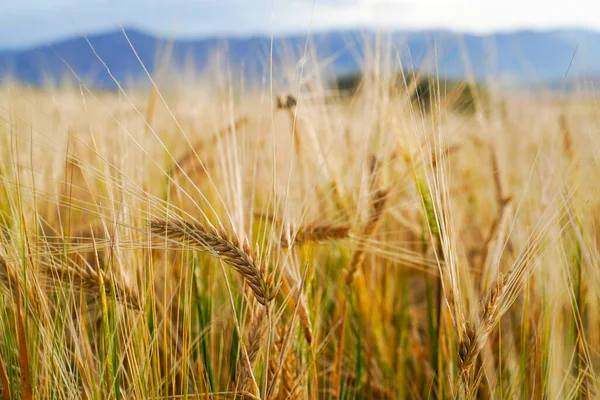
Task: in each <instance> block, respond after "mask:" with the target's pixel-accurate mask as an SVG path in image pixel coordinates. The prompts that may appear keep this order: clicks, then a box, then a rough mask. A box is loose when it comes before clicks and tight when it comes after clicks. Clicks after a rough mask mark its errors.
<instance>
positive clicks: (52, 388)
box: [0, 55, 600, 400]
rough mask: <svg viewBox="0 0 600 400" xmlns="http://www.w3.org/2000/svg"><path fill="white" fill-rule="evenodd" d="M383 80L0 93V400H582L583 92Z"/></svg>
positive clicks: (590, 150)
mask: <svg viewBox="0 0 600 400" xmlns="http://www.w3.org/2000/svg"><path fill="white" fill-rule="evenodd" d="M398 67H399V66H398V65H396V63H395V62H394V61H390V60H382V59H378V58H377V56H376V55H375V56H373V57H372V58H371V59H370V60H368V62H367V63H366V64H365V70H368V71H370V72H371V74H368V75H367V74H366V75H365V78H364V79H363V81H362V82H361V86H360V90H357V91H356V93H354V94H353V95H351V96H339V95H337V94H336V93H335V92H334V91H332V90H331V89H330V87H329V86H328V84H327V82H326V81H325V80H324V79H322V78H320V75H319V70H318V63H316V62H314V63H312V64H311V63H309V64H307V66H306V69H302V70H300V71H298V70H295V69H294V68H291V69H290V70H289V71H292V72H290V73H288V76H287V79H285V80H282V82H284V83H283V84H282V85H279V84H278V85H275V84H274V83H273V81H271V80H269V79H267V80H266V81H263V82H262V83H261V82H260V80H256V81H253V80H252V79H250V78H248V79H247V81H245V80H244V79H242V78H241V77H236V76H232V75H231V74H228V73H227V72H224V71H222V70H211V71H207V72H205V73H203V74H202V75H199V76H196V77H194V78H195V79H192V78H190V80H189V84H186V85H179V86H173V87H167V86H163V82H164V81H165V79H162V80H160V81H159V80H156V81H155V80H154V79H151V78H154V77H151V76H149V77H148V79H147V81H148V85H147V86H146V87H131V88H130V87H122V88H120V89H119V90H115V91H100V90H95V89H94V88H92V87H89V86H86V85H85V84H84V83H82V82H77V80H76V79H73V81H72V82H71V83H68V82H67V83H64V84H60V85H54V86H52V85H49V86H48V87H43V88H30V87H25V86H22V85H18V84H15V83H11V82H9V81H7V80H5V81H3V82H2V85H1V86H0V143H1V145H0V151H1V153H2V154H1V155H0V233H1V236H0V288H1V290H0V311H1V313H2V315H1V318H0V393H1V394H2V396H3V399H7V400H8V399H19V398H20V399H32V398H36V399H37V398H52V399H55V398H56V399H63V398H65V399H74V398H85V399H106V398H114V399H158V398H169V399H186V398H189V399H234V398H238V399H447V398H448V399H449V398H453V399H454V398H457V399H472V398H482V399H488V398H489V399H492V398H494V399H515V398H522V399H525V398H533V399H591V398H597V396H598V390H597V384H598V377H597V373H598V371H599V370H600V355H599V354H598V352H599V351H600V313H599V312H598V308H599V306H600V297H599V296H600V269H599V267H600V231H599V229H600V198H599V197H598V184H597V183H598V181H599V179H600V169H599V168H598V165H599V164H598V161H599V160H600V158H599V157H600V139H599V138H598V137H597V136H596V135H597V134H598V132H599V128H600V107H599V106H598V103H597V100H596V98H595V95H594V91H593V89H589V88H588V89H585V88H584V89H582V90H580V91H579V92H575V93H573V92H568V93H567V92H560V91H541V90H539V91H535V92H534V91H525V90H523V91H516V92H511V93H506V92H501V91H498V92H496V91H493V90H490V93H489V98H488V99H487V100H486V101H483V100H482V99H481V98H479V97H477V96H475V98H474V104H473V110H472V112H461V111H462V110H461V109H460V107H457V106H456V104H453V100H452V99H453V98H456V96H454V97H453V96H452V93H449V91H448V90H447V88H446V87H445V85H443V84H440V83H439V81H436V80H434V81H433V82H434V84H433V85H432V90H430V92H429V93H428V94H427V96H428V99H427V102H428V103H429V104H430V106H429V107H427V108H422V107H420V106H419V104H420V101H425V99H417V101H415V98H414V96H412V94H413V93H414V85H413V84H411V82H413V81H415V80H414V79H413V80H410V79H399V84H396V85H395V86H393V90H391V89H390V87H391V86H390V80H391V77H392V75H393V72H392V71H398ZM408 70H409V68H406V69H405V71H408ZM401 75H402V74H401ZM306 77H309V78H306ZM163 78H164V77H163ZM305 78H306V79H305ZM404 78H405V77H404ZM240 82H241V83H240ZM265 82H266V83H265ZM436 82H437V84H435V83H436ZM462 87H471V88H472V89H475V87H474V82H473V81H472V80H467V81H466V82H464V83H463V85H462ZM280 89H281V90H280ZM453 90H455V89H453ZM288 93H289V96H290V97H286V96H288ZM474 93H475V94H477V91H476V90H474Z"/></svg>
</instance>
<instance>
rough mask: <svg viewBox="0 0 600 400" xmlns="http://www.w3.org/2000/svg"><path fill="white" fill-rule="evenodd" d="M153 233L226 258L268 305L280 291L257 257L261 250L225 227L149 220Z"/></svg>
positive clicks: (224, 259) (257, 295)
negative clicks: (218, 227) (272, 282)
mask: <svg viewBox="0 0 600 400" xmlns="http://www.w3.org/2000/svg"><path fill="white" fill-rule="evenodd" d="M150 230H151V232H152V233H153V234H154V235H157V236H162V237H165V238H167V239H169V240H172V241H175V242H179V243H181V244H186V245H189V246H191V247H193V248H195V249H197V250H200V251H203V252H206V253H209V254H211V255H213V256H216V257H218V258H220V259H221V260H223V261H224V262H225V263H226V264H227V265H229V266H230V267H232V268H233V269H234V270H235V271H236V272H238V273H239V274H241V275H242V276H243V277H244V279H245V280H246V282H247V283H248V285H249V286H250V289H251V290H252V292H253V293H254V296H255V297H256V300H258V302H259V303H260V304H262V305H263V306H267V305H268V304H269V302H271V300H273V298H274V297H275V294H276V293H277V291H276V290H274V289H273V287H272V286H271V284H270V282H268V281H267V278H266V277H265V267H264V265H261V263H260V262H259V261H258V254H257V253H254V252H252V250H251V249H250V247H249V246H248V241H247V239H243V240H242V241H240V239H239V238H238V237H237V236H235V235H234V236H232V237H229V235H228V234H227V233H226V232H225V231H224V230H223V229H221V230H217V229H216V228H214V227H213V226H210V225H209V227H208V228H206V227H204V226H203V225H202V224H200V223H198V222H188V221H183V220H160V219H159V220H154V221H152V222H151V223H150Z"/></svg>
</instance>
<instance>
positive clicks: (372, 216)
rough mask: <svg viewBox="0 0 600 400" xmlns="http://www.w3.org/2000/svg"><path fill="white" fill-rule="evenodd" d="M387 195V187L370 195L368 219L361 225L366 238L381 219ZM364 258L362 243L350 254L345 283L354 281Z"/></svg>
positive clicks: (349, 283)
mask: <svg viewBox="0 0 600 400" xmlns="http://www.w3.org/2000/svg"><path fill="white" fill-rule="evenodd" d="M388 195H389V190H387V189H376V190H375V192H374V193H373V195H372V197H371V206H370V211H369V219H368V220H367V222H366V224H365V225H364V226H363V229H362V231H361V234H362V236H364V237H366V238H368V237H370V236H371V235H372V234H373V232H375V229H376V228H377V225H378V223H379V221H380V220H381V216H382V215H383V211H384V210H385V205H386V202H387V199H388ZM364 259H365V250H364V247H363V246H362V245H359V247H358V248H357V249H356V251H355V252H354V254H353V255H352V260H351V261H350V265H349V268H348V271H346V283H347V284H348V285H351V284H352V283H353V282H354V279H355V278H356V274H357V273H358V269H359V268H360V266H361V265H362V263H363V261H364Z"/></svg>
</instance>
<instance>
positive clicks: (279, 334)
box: [269, 324, 287, 399]
mask: <svg viewBox="0 0 600 400" xmlns="http://www.w3.org/2000/svg"><path fill="white" fill-rule="evenodd" d="M286 333H287V330H286V328H285V326H284V325H281V324H279V325H277V329H276V331H275V340H274V341H273V347H272V348H271V356H270V357H269V378H271V381H270V382H269V387H270V388H272V389H271V390H272V391H271V398H273V399H276V398H277V395H278V394H279V384H280V383H281V376H280V375H279V374H278V373H277V369H278V367H279V357H280V356H281V349H282V348H283V339H284V338H285V335H286Z"/></svg>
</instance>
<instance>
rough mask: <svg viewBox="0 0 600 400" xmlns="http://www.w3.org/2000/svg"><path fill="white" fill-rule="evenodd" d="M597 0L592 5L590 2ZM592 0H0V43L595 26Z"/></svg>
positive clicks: (596, 8) (599, 24) (598, 8)
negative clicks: (128, 30)
mask: <svg viewBox="0 0 600 400" xmlns="http://www.w3.org/2000/svg"><path fill="white" fill-rule="evenodd" d="M596 3H598V5H596ZM598 15H600V2H598V1H594V0H570V1H568V2H565V1H564V0H560V1H556V0H503V1H501V0H452V1H450V0H162V1H159V0H0V48H18V47H23V46H31V45H35V44H39V43H43V42H48V41H52V40H56V39H59V38H64V37H69V36H72V35H78V34H80V33H95V32H100V31H105V30H109V29H113V28H115V27H117V26H118V25H119V24H122V25H124V26H135V27H138V28H142V29H145V30H147V31H151V32H155V33H157V34H161V35H167V36H176V37H198V36H210V35H248V34H269V33H271V32H274V33H275V34H281V33H289V32H300V33H305V32H307V31H308V29H309V28H312V29H319V30H322V29H330V28H347V27H356V26H360V27H374V28H376V27H384V28H392V29H403V28H404V29H426V28H447V29H453V30H459V31H467V32H489V31H497V30H512V29H518V28H533V29H543V28H558V27H586V28H600V19H599V18H598Z"/></svg>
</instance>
